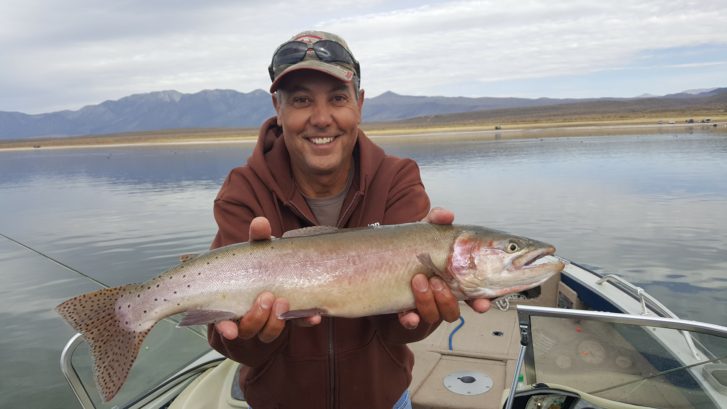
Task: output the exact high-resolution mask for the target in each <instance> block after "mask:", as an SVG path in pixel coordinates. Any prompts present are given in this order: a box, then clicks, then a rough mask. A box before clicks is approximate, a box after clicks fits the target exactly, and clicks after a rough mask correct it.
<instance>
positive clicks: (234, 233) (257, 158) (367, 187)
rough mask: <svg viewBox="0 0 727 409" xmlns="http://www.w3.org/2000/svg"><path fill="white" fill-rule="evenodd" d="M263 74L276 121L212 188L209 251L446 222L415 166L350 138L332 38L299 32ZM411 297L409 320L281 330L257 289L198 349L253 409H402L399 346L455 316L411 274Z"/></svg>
mask: <svg viewBox="0 0 727 409" xmlns="http://www.w3.org/2000/svg"><path fill="white" fill-rule="evenodd" d="M269 73H270V78H271V80H272V81H273V83H272V85H271V87H270V92H271V93H272V94H273V97H272V100H273V105H274V107H275V111H276V113H277V115H276V117H274V118H271V119H270V120H268V121H267V122H266V123H264V124H263V125H262V127H261V129H260V135H259V138H258V142H257V145H256V146H255V149H254V152H253V154H252V156H251V157H250V158H249V159H248V161H247V164H246V165H245V166H242V167H239V168H236V169H233V170H232V172H230V174H229V176H228V177H227V179H226V180H225V182H224V184H223V186H222V188H221V189H220V192H219V194H218V196H217V198H216V200H215V207H214V212H215V219H216V221H217V224H218V226H219V230H218V233H217V236H216V237H215V240H214V242H213V243H212V247H213V248H215V247H220V246H223V245H228V244H232V243H238V242H243V241H247V240H266V239H269V238H270V237H271V235H273V236H277V237H279V236H281V235H282V234H283V233H284V232H286V231H289V230H293V229H297V228H301V227H307V226H313V225H331V226H338V227H361V226H367V225H369V224H373V223H381V224H397V223H406V222H414V221H419V220H426V221H429V222H432V223H440V224H448V223H451V222H452V220H453V217H454V216H453V215H452V213H450V212H448V211H445V210H442V209H434V210H432V211H431V212H429V199H428V197H427V195H426V192H425V191H424V186H423V185H422V182H421V179H420V176H419V169H418V167H417V165H416V163H415V162H413V161H412V160H408V159H399V158H395V157H391V156H387V155H386V154H385V153H384V151H383V150H382V149H381V148H379V147H378V146H376V145H375V144H374V143H373V142H371V141H370V140H369V139H368V138H367V137H366V135H365V134H364V133H363V132H362V131H361V130H359V128H358V125H359V123H360V122H361V109H362V107H363V102H364V91H363V90H361V89H359V83H360V78H361V71H360V68H359V64H358V62H357V61H356V60H355V58H354V57H353V54H352V53H351V51H350V50H349V48H348V46H347V45H346V43H345V41H344V40H343V39H341V38H340V37H338V36H336V35H334V34H330V33H325V32H318V31H311V32H303V33H300V34H298V35H296V36H294V37H293V38H292V39H291V40H290V41H288V42H286V43H284V44H283V45H281V46H280V47H278V49H277V50H276V52H275V53H274V55H273V60H272V63H271V64H270V67H269ZM412 291H413V293H414V296H415V299H416V307H417V309H416V311H408V312H402V313H400V314H398V315H397V314H390V315H383V316H374V317H365V318H359V319H342V318H329V317H326V318H322V317H320V316H317V315H316V316H311V317H306V318H301V319H297V320H294V321H292V322H285V321H282V320H280V319H278V317H279V316H280V315H281V314H283V313H284V312H286V311H288V302H287V301H286V300H285V299H281V298H276V297H275V295H274V294H272V293H269V292H264V293H262V294H260V295H259V296H258V298H257V301H256V303H255V304H254V305H253V307H252V308H251V309H250V311H248V313H247V314H245V316H243V317H242V318H241V319H240V320H239V322H232V321H224V322H220V323H217V324H215V325H214V326H210V329H209V341H210V344H211V345H212V346H213V347H214V348H215V349H217V350H218V351H220V352H221V353H222V354H224V355H225V356H227V357H230V358H232V359H234V360H236V361H238V362H241V363H243V364H244V366H243V369H242V373H241V377H240V379H241V381H240V382H241V386H242V388H243V391H244V393H245V397H246V399H247V401H248V403H249V404H250V405H251V406H252V407H253V408H255V409H264V408H293V407H295V408H339V407H340V408H359V407H360V408H364V407H365V408H387V409H388V408H392V407H397V408H399V407H401V408H403V407H410V406H411V403H410V401H409V396H408V392H407V387H408V385H409V383H410V381H411V369H412V366H413V354H412V353H411V351H410V350H409V349H408V348H407V346H406V344H407V343H409V342H415V341H418V340H421V339H423V338H424V337H426V336H427V335H429V334H430V333H431V332H432V331H433V330H434V329H435V328H436V327H437V325H439V323H440V322H441V320H442V319H445V320H447V321H450V322H451V321H453V320H455V319H457V317H459V306H458V303H457V300H456V299H455V298H454V296H453V295H452V293H451V292H450V291H449V289H448V288H447V286H446V285H444V282H443V281H442V280H440V279H438V278H431V279H427V277H426V276H424V275H422V274H420V275H418V276H416V277H414V278H413V279H412ZM473 308H475V309H476V310H478V311H486V310H487V309H488V308H489V301H488V300H476V302H475V303H474V305H473Z"/></svg>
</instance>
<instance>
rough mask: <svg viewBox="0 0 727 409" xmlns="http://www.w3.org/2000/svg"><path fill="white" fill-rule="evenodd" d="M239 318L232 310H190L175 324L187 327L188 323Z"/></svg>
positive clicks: (209, 322)
mask: <svg viewBox="0 0 727 409" xmlns="http://www.w3.org/2000/svg"><path fill="white" fill-rule="evenodd" d="M235 318H240V315H239V314H236V313H234V312H232V311H218V310H190V311H187V313H186V314H185V315H184V318H182V321H180V322H179V324H177V326H178V327H187V326H190V325H202V324H212V323H215V322H220V321H224V320H231V319H235Z"/></svg>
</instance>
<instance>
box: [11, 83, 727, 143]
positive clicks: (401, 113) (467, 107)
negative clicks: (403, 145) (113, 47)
mask: <svg viewBox="0 0 727 409" xmlns="http://www.w3.org/2000/svg"><path fill="white" fill-rule="evenodd" d="M720 106H721V107H722V108H726V109H727V88H714V89H706V90H690V91H685V92H682V93H678V94H670V95H665V96H660V97H655V96H651V95H642V96H639V97H635V98H591V99H572V98H571V99H557V98H537V99H531V98H495V97H481V98H467V97H429V96H407V95H399V94H396V93H393V92H385V93H383V94H381V95H379V96H376V97H374V98H367V99H366V102H365V104H364V110H363V122H365V123H374V122H393V121H397V122H401V121H404V122H416V121H418V120H420V119H421V118H424V120H425V121H426V122H428V123H431V122H446V121H448V120H450V119H457V120H466V121H472V120H473V118H474V119H476V118H493V119H495V120H497V118H498V115H501V116H503V118H509V117H511V116H512V115H513V114H515V115H516V116H517V115H518V113H520V115H532V114H536V113H542V112H563V111H564V110H565V111H567V112H570V111H574V112H595V113H598V112H601V111H604V110H605V111H604V112H615V111H618V110H621V111H624V110H626V111H629V112H633V111H634V110H637V111H638V110H643V111H647V112H648V111H654V110H659V109H663V110H668V109H676V108H679V109H690V108H695V107H715V108H716V107H720ZM273 114H274V111H273V108H272V105H271V101H270V94H269V93H267V92H266V91H263V90H255V91H252V92H249V93H243V92H238V91H234V90H205V91H200V92H197V93H193V94H184V93H181V92H177V91H158V92H150V93H145V94H135V95H130V96H128V97H124V98H121V99H119V100H114V101H105V102H102V103H100V104H98V105H89V106H86V107H83V108H81V109H79V110H75V111H71V110H65V111H58V112H51V113H44V114H24V113H21V112H3V111H0V139H2V140H10V139H22V138H29V137H63V136H80V135H101V134H110V133H123V132H141V131H154V130H162V129H183V128H184V129H189V128H256V127H258V126H259V125H260V124H261V123H262V122H263V121H264V120H265V119H267V118H269V117H270V116H272V115H273ZM447 118H449V119H447Z"/></svg>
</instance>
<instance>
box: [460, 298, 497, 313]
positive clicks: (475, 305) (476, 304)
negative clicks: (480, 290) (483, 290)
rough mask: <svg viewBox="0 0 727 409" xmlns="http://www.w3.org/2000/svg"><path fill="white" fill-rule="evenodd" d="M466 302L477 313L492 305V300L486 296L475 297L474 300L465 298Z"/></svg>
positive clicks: (487, 309)
mask: <svg viewBox="0 0 727 409" xmlns="http://www.w3.org/2000/svg"><path fill="white" fill-rule="evenodd" d="M466 302H467V304H468V305H469V306H470V307H472V309H473V310H475V311H477V312H479V313H483V312H487V311H489V309H490V307H491V306H492V302H491V301H490V300H488V299H487V298H476V299H474V300H467V301H466Z"/></svg>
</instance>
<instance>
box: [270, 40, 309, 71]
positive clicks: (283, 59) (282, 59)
mask: <svg viewBox="0 0 727 409" xmlns="http://www.w3.org/2000/svg"><path fill="white" fill-rule="evenodd" d="M307 51H308V44H306V43H304V42H301V41H292V42H289V43H287V44H285V45H283V46H282V47H280V49H279V50H278V52H276V53H275V57H274V58H273V66H274V67H279V66H281V65H291V64H295V63H297V62H299V61H301V60H302V59H303V58H305V53H306V52H307Z"/></svg>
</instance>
